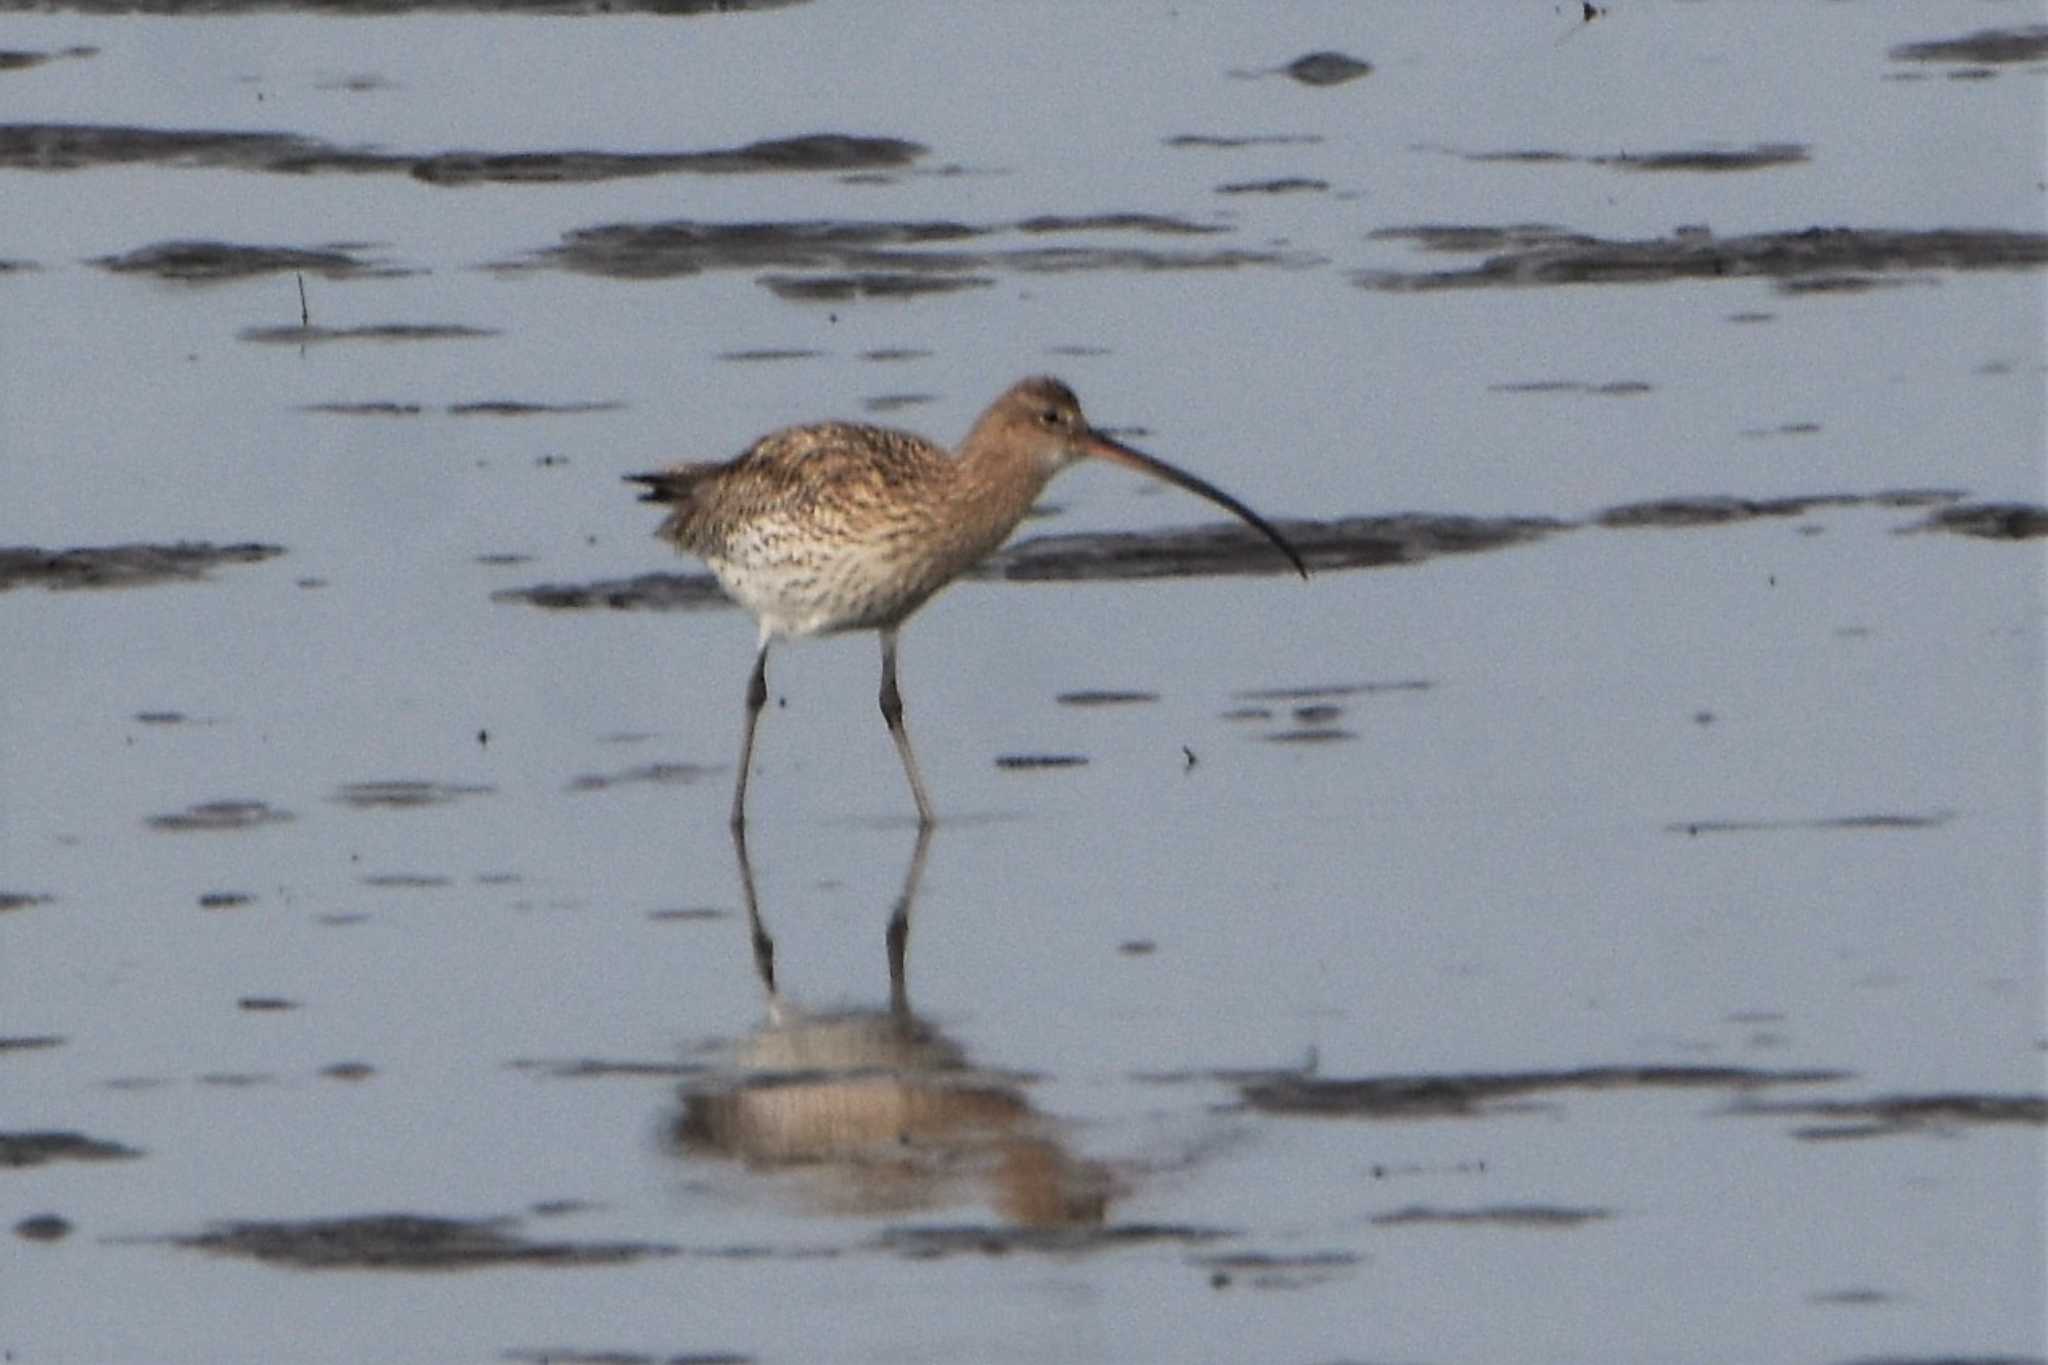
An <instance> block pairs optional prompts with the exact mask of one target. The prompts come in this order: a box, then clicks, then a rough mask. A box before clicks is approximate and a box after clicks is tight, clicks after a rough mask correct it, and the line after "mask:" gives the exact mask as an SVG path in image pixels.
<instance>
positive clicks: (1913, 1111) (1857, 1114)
mask: <svg viewBox="0 0 2048 1365" xmlns="http://www.w3.org/2000/svg"><path fill="white" fill-rule="evenodd" d="M1730 1112H1731V1113H1736V1114H1785V1115H1792V1116H1797V1117H1801V1118H1813V1119H1819V1120H1822V1122H1820V1123H1817V1124H1813V1125H1810V1126H1807V1127H1802V1128H1796V1129H1794V1130H1793V1136H1794V1137H1800V1138H1806V1139H1809V1140H1813V1141H1825V1140H1830V1139H1836V1138H1864V1137H1893V1136H1897V1135H1899V1134H1906V1133H1941V1134H1949V1133H1954V1132H1955V1131H1956V1130H1958V1129H1962V1128H1976V1127H1988V1126H1996V1125H2003V1124H2025V1125H2031V1126H2033V1127H2037V1128H2038V1127H2041V1126H2043V1125H2048V1096H2042V1095H1984V1094H1960V1093H1954V1094H1934V1095H1881V1096H1878V1097H1876V1098H1874V1099H1863V1100H1758V1099H1747V1098H1745V1099H1742V1100H1738V1101H1737V1102H1736V1103H1735V1104H1734V1105H1733V1106H1732V1107H1731V1109H1730Z"/></svg>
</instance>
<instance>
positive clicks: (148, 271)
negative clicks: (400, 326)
mask: <svg viewBox="0 0 2048 1365" xmlns="http://www.w3.org/2000/svg"><path fill="white" fill-rule="evenodd" d="M358 250H359V248H357V247H356V246H355V245H354V244H348V245H339V246H323V247H297V246H249V245H243V244H238V243H234V242H205V241H176V242H156V243H153V244H151V245H149V246H143V247H137V248H136V249H135V250H133V251H127V252H123V253H121V254H120V255H118V256H95V257H93V258H92V260H91V262H90V263H91V264H93V265H96V266H99V267H100V268H101V269H103V270H111V271H113V272H114V273H115V274H117V275H154V276H156V277H157V278H158V279H160V280H175V281H178V282H180V283H185V284H218V283H222V282H225V281H228V280H246V279H251V278H254V277H255V276H258V275H278V274H287V273H289V274H305V275H319V276H322V277H324V278H326V279H330V280H350V279H392V278H395V277H398V276H402V275H409V274H412V273H414V272H412V271H410V270H406V269H403V268H400V267H397V266H390V265H385V264H382V263H380V262H375V261H371V260H367V259H365V258H364V257H362V256H360V255H358V254H357V251H358ZM303 330H306V331H312V330H314V329H312V328H306V329H303Z"/></svg>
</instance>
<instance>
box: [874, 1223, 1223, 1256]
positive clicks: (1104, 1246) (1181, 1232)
mask: <svg viewBox="0 0 2048 1365" xmlns="http://www.w3.org/2000/svg"><path fill="white" fill-rule="evenodd" d="M1231 1235H1232V1234H1231V1233H1230V1232H1228V1231H1226V1230H1224V1229H1222V1228H1209V1227H1199V1226H1196V1225H1194V1224H1190V1223H1120V1224H1112V1225H1108V1226H1103V1225H1095V1226H1089V1225H1085V1224H1084V1225H1067V1226H1054V1227H1031V1226H1012V1225H1008V1224H1004V1225H983V1224H959V1225H955V1224H928V1225H912V1226H905V1227H893V1228H887V1229H884V1231H883V1233H882V1235H881V1236H880V1237H878V1238H877V1239H875V1241H874V1243H873V1244H872V1245H873V1246H874V1248H875V1249H876V1250H879V1251H887V1252H892V1253H894V1254H895V1255H898V1256H904V1257H907V1258H909V1259H911V1260H914V1261H932V1260H937V1259H939V1258H940V1257H944V1256H960V1255H973V1256H1008V1255H1012V1254H1016V1253H1020V1252H1022V1253H1038V1254H1041V1255H1046V1254H1050V1255H1058V1256H1081V1255H1088V1254H1090V1253H1092V1252H1099V1251H1117V1250H1121V1249H1123V1248H1125V1247H1134V1246H1159V1245H1166V1246H1200V1245H1202V1244H1203V1243H1205V1242H1213V1241H1215V1240H1217V1239H1218V1238H1222V1237H1228V1236H1231Z"/></svg>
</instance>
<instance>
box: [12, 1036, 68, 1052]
mask: <svg viewBox="0 0 2048 1365" xmlns="http://www.w3.org/2000/svg"><path fill="white" fill-rule="evenodd" d="M64 1042H65V1040H64V1037H63V1035H62V1034H57V1033H16V1034H0V1052H40V1051H41V1050H42V1049H44V1048H46V1047H62V1046H64Z"/></svg>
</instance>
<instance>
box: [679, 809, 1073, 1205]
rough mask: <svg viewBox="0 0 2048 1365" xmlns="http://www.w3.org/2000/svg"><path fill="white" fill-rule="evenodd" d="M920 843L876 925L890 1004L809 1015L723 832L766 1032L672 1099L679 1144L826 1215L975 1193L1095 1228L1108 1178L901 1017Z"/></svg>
mask: <svg viewBox="0 0 2048 1365" xmlns="http://www.w3.org/2000/svg"><path fill="white" fill-rule="evenodd" d="M930 834H931V832H930V828H929V827H928V826H927V827H925V828H923V829H920V830H919V832H918V838H917V845H916V848H915V849H914V850H913V852H912V854H911V859H910V867H909V870H908V871H907V873H906V874H905V876H904V881H903V896H902V899H901V900H899V901H898V902H897V905H896V909H895V913H894V914H892V915H891V916H890V919H889V929H888V934H887V945H888V957H889V1004H888V1006H887V1007H886V1008H875V1009H859V1010H844V1011H838V1012H835V1013H830V1014H815V1015H812V1014H805V1013H803V1012H802V1011H800V1010H798V1009H796V1008H795V1007H793V1006H792V1005H790V1004H789V1003H788V1002H787V1001H786V1000H785V999H784V998H783V996H782V994H781V991H780V990H779V989H778V988H777V986H776V980H775V943H774V940H773V939H771V938H770V937H769V935H768V931H767V929H766V928H765V926H764V925H763V924H762V922H761V915H760V907H759V904H758V902H757V899H756V896H755V891H754V874H753V867H752V865H751V863H750V862H749V860H748V858H747V845H746V838H745V836H744V835H743V834H742V833H741V832H740V831H739V830H737V829H735V830H734V834H733V845H734V848H735V849H736V850H737V852H738V855H739V865H740V885H741V888H742V890H743V892H744V894H745V897H746V903H747V925H748V928H749V930H750V932H751V934H752V936H753V946H754V966H755V969H756V971H757V972H758V973H759V975H760V977H761V983H762V985H763V987H764V988H765V989H766V991H767V996H768V1016H769V1017H768V1023H767V1024H766V1026H764V1027H763V1028H761V1029H758V1030H757V1031H755V1032H754V1033H753V1034H751V1035H749V1036H748V1037H747V1038H745V1039H744V1040H742V1041H741V1043H740V1044H739V1045H738V1047H737V1048H736V1049H735V1056H734V1058H733V1072H732V1074H731V1075H729V1076H725V1077H722V1078H719V1079H717V1080H715V1081H713V1082H711V1083H710V1084H707V1085H701V1086H691V1087H689V1088H687V1089H686V1090H685V1093H684V1096H683V1108H682V1114H681V1116H680V1117H679V1118H678V1119H677V1121H676V1123H675V1127H674V1135H675V1139H676V1142H677V1145H678V1146H679V1148H680V1149H681V1150H682V1151H683V1152H684V1153H685V1154H687V1155H695V1156H720V1157H732V1158H735V1159H737V1160H740V1161H742V1162H744V1163H746V1165H747V1166H748V1167H749V1168H751V1169H753V1170H755V1171H757V1172H763V1173H766V1172H790V1173H796V1174H798V1175H800V1176H801V1177H803V1178H804V1180H805V1182H806V1183H805V1188H806V1192H807V1193H808V1195H809V1196H810V1197H811V1198H813V1199H815V1200H817V1201H818V1202H819V1203H821V1204H823V1205H824V1206H825V1207H827V1208H829V1209H831V1210H833V1211H835V1212H843V1213H882V1212H895V1211H902V1210H907V1209H919V1208H932V1207H938V1206H942V1205H944V1204H948V1203H951V1202H954V1201H956V1200H957V1199H959V1198H960V1197H961V1187H962V1186H963V1185H970V1184H975V1183H978V1184H981V1185H983V1186H985V1187H986V1189H987V1192H988V1198H989V1201H990V1203H992V1204H993V1205H994V1206H995V1208H996V1209H997V1210H998V1211H999V1212H1000V1213H1001V1214H1002V1215H1003V1216H1004V1217H1005V1218H1007V1219H1008V1220H1010V1221H1011V1222H1013V1223H1016V1224H1020V1225H1023V1226H1028V1227H1074V1226H1088V1225H1094V1224H1099V1223H1100V1222H1101V1221H1102V1219H1103V1216H1104V1214H1105V1213H1106V1211H1107V1208H1108V1204H1109V1199H1110V1195H1111V1193H1112V1190H1111V1184H1112V1182H1111V1179H1110V1175H1109V1172H1108V1171H1107V1169H1106V1168H1104V1167H1103V1166H1101V1165H1100V1164H1099V1163H1095V1162H1091V1161H1087V1160H1084V1159H1081V1158H1077V1157H1074V1156H1071V1155H1069V1154H1068V1153H1067V1151H1066V1150H1065V1149H1064V1148H1063V1147H1062V1146H1061V1145H1060V1143H1059V1141H1058V1140H1057V1138H1056V1137H1055V1136H1054V1135H1053V1133H1052V1125H1051V1124H1050V1123H1048V1122H1047V1121H1046V1120H1045V1119H1044V1118H1043V1117H1042V1116H1040V1115H1039V1114H1038V1113H1036V1112H1035V1111H1034V1110H1033V1109H1032V1108H1031V1105H1030V1103H1029V1102H1028V1101H1027V1100H1026V1099H1025V1097H1024V1095H1023V1092H1022V1089H1021V1087H1020V1084H1019V1082H1018V1081H1017V1080H1016V1078H1014V1077H1010V1076H1005V1075H1001V1074H998V1073H994V1072H989V1071H983V1070H980V1069H978V1068H976V1067H974V1066H973V1065H972V1064H971V1063H970V1062H969V1061H968V1059H967V1056H966V1054H965V1052H964V1051H962V1049H961V1048H960V1046H959V1045H958V1044H957V1043H955V1042H953V1041H952V1040H951V1039H949V1038H947V1037H945V1036H944V1035H943V1034H941V1033H940V1032H939V1031H938V1030H937V1029H936V1028H934V1027H933V1026H932V1025H931V1024H929V1023H928V1022H926V1021H925V1020H923V1019H921V1018H919V1017H918V1016H917V1014H915V1013H914V1012H913V1011H912V1010H911V1008H910V1003H909V996H908V991H907V989H906V987H905V984H904V965H903V963H904V956H905V953H906V951H907V948H908V944H909V939H910V911H911V905H912V903H913V902H914V901H915V899H916V896H917V885H918V881H919V879H920V878H921V877H922V876H923V874H924V863H925V856H926V853H927V851H928V849H929V846H930V842H931V838H930Z"/></svg>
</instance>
